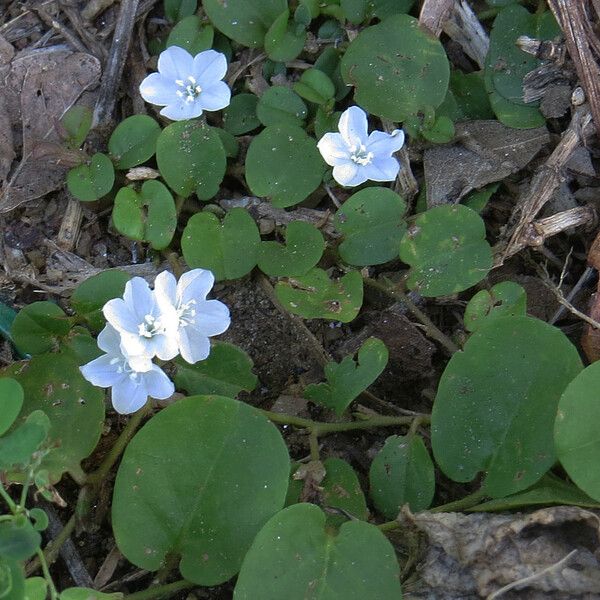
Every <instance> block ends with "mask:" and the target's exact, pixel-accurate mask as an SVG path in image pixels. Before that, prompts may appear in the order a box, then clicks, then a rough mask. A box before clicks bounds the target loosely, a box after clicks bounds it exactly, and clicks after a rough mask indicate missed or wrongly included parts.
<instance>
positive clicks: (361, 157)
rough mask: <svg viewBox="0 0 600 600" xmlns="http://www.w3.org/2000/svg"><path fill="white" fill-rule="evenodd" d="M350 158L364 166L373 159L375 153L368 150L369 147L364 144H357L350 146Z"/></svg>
mask: <svg viewBox="0 0 600 600" xmlns="http://www.w3.org/2000/svg"><path fill="white" fill-rule="evenodd" d="M350 160H351V161H352V162H355V163H356V164H357V165H362V166H363V167H364V166H366V165H368V164H370V163H371V161H372V160H373V153H372V152H367V147H366V146H365V145H364V144H360V145H359V144H356V145H354V146H351V147H350Z"/></svg>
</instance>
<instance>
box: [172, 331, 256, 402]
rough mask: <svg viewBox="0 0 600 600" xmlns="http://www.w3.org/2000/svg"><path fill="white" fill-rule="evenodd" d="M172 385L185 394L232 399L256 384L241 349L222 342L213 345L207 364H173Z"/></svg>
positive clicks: (250, 362) (247, 359)
mask: <svg viewBox="0 0 600 600" xmlns="http://www.w3.org/2000/svg"><path fill="white" fill-rule="evenodd" d="M176 365H177V372H176V374H175V378H174V380H175V385H176V386H177V387H178V388H181V389H183V390H185V391H186V392H187V393H188V394H218V395H221V396H228V397H230V398H233V397H235V396H237V395H238V394H239V393H240V392H241V391H246V392H251V391H252V390H253V389H254V388H255V387H256V384H257V382H258V379H257V377H256V375H255V374H254V373H253V372H252V367H253V366H254V364H253V362H252V359H251V358H250V357H249V356H248V355H247V354H246V353H245V352H244V351H243V350H242V349H241V348H238V347H237V346H234V345H233V344H227V343H225V342H213V345H212V348H211V351H210V354H209V356H208V358H207V359H206V360H202V361H200V362H197V363H196V364H193V365H191V364H189V363H187V362H185V361H184V360H183V359H177V360H176Z"/></svg>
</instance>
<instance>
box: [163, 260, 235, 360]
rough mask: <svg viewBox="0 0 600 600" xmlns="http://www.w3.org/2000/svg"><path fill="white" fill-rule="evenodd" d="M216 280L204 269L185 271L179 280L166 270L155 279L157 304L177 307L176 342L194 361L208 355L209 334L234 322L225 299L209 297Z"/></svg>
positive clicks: (213, 333) (183, 353) (220, 331)
mask: <svg viewBox="0 0 600 600" xmlns="http://www.w3.org/2000/svg"><path fill="white" fill-rule="evenodd" d="M214 283H215V278H214V276H213V274H212V273H211V272H210V271H205V270H204V269H193V270H191V271H188V272H187V273H184V274H183V275H182V276H181V277H180V278H179V282H176V280H175V277H173V275H171V273H169V272H168V271H163V272H162V273H160V274H159V275H158V276H157V277H156V280H155V282H154V293H155V295H156V300H157V303H158V305H159V306H161V307H163V309H164V311H165V312H168V311H169V310H171V308H174V309H175V310H176V311H177V317H178V319H179V322H178V328H177V331H176V339H177V345H178V347H179V352H180V353H181V356H182V357H183V359H184V360H186V361H187V362H189V363H192V364H193V363H196V362H198V361H199V360H204V359H205V358H206V357H207V356H208V355H209V353H210V340H209V339H208V338H209V337H211V336H213V335H218V334H220V333H223V332H224V331H225V330H226V329H227V328H228V327H229V324H230V322H231V319H230V317H229V309H228V308H227V307H226V306H225V305H224V304H223V303H222V302H219V301H218V300H207V299H206V296H207V295H208V292H210V290H211V288H212V287H213V285H214Z"/></svg>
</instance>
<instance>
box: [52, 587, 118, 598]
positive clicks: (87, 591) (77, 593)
mask: <svg viewBox="0 0 600 600" xmlns="http://www.w3.org/2000/svg"><path fill="white" fill-rule="evenodd" d="M122 599H123V594H122V593H121V592H114V593H112V594H105V593H103V592H97V591H96V590H94V589H92V588H82V587H74V588H67V589H66V590H63V591H62V592H61V593H60V600H122Z"/></svg>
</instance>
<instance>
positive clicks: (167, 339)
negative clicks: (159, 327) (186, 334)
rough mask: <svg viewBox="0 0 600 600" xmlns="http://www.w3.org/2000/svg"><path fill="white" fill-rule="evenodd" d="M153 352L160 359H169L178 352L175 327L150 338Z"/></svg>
mask: <svg viewBox="0 0 600 600" xmlns="http://www.w3.org/2000/svg"><path fill="white" fill-rule="evenodd" d="M150 347H151V348H152V351H153V354H154V355H156V356H158V358H160V359H161V360H171V359H173V358H175V357H176V356H177V355H178V354H179V345H178V343H177V329H176V328H173V329H171V330H170V331H169V332H168V333H167V334H166V335H155V336H153V337H152V338H151V339H150Z"/></svg>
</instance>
